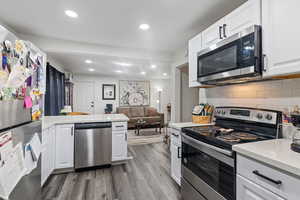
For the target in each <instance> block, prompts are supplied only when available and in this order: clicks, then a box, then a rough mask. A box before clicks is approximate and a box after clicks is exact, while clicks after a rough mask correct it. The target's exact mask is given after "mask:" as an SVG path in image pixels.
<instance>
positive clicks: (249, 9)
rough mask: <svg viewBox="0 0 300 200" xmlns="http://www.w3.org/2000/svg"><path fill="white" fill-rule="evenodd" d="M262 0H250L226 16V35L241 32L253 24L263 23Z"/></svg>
mask: <svg viewBox="0 0 300 200" xmlns="http://www.w3.org/2000/svg"><path fill="white" fill-rule="evenodd" d="M260 1H261V0H248V1H247V2H246V3H244V4H243V5H241V6H240V7H238V8H237V9H235V10H234V11H232V12H231V13H230V14H228V15H226V17H225V21H226V22H225V24H226V26H225V35H226V36H227V37H229V36H231V35H234V34H235V33H239V32H241V31H242V30H244V29H245V28H248V27H250V26H252V25H260V24H261V4H260Z"/></svg>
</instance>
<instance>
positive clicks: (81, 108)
mask: <svg viewBox="0 0 300 200" xmlns="http://www.w3.org/2000/svg"><path fill="white" fill-rule="evenodd" d="M73 98H74V111H75V112H86V113H90V114H94V113H95V95H94V83H93V82H90V81H78V82H76V83H75V84H74V97H73Z"/></svg>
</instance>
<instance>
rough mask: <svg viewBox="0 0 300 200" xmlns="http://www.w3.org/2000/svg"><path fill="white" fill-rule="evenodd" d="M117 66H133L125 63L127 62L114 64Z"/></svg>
mask: <svg viewBox="0 0 300 200" xmlns="http://www.w3.org/2000/svg"><path fill="white" fill-rule="evenodd" d="M114 63H115V64H116V65H120V66H122V67H130V66H132V64H131V63H125V62H114Z"/></svg>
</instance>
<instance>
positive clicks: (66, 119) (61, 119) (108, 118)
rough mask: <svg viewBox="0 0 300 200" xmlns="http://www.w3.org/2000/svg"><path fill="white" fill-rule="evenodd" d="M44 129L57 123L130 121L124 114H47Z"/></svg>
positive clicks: (43, 123) (43, 124)
mask: <svg viewBox="0 0 300 200" xmlns="http://www.w3.org/2000/svg"><path fill="white" fill-rule="evenodd" d="M42 121H43V122H42V127H43V129H46V128H49V127H51V126H53V125H56V124H74V123H90V122H122V121H129V119H128V117H127V116H126V115H124V114H98V115H75V116H68V115H64V116H45V117H44V119H43V120H42Z"/></svg>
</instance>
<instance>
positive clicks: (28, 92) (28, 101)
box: [0, 25, 46, 200]
mask: <svg viewBox="0 0 300 200" xmlns="http://www.w3.org/2000/svg"><path fill="white" fill-rule="evenodd" d="M0 44H1V45H0V52H1V55H0V58H1V62H0V175H1V176H3V177H4V176H7V184H8V183H10V181H11V182H12V181H14V184H12V185H13V187H11V188H12V189H10V190H9V192H3V191H5V189H3V188H5V187H1V186H3V185H1V184H3V183H4V186H7V185H5V184H6V182H5V181H6V180H3V179H4V178H3V177H0V179H1V178H2V181H1V180H0V199H1V200H2V199H9V200H23V199H26V200H27V199H28V200H39V199H42V197H41V153H42V152H41V151H39V153H36V152H38V150H36V149H38V148H37V146H38V145H37V144H38V143H40V144H41V141H42V138H41V137H42V135H41V133H42V126H41V119H42V117H43V106H44V93H45V71H46V54H44V53H43V52H42V51H40V50H39V49H38V48H37V47H36V46H34V45H33V44H32V43H31V42H29V41H24V40H21V39H19V38H18V37H17V36H16V35H15V34H14V33H12V32H11V31H9V30H8V29H7V28H5V27H4V26H1V25H0ZM22 45H23V46H22ZM18 70H19V71H18ZM20 70H21V72H22V73H19V72H20ZM22 70H23V71H22ZM18 73H19V74H18ZM18 76H21V77H18ZM21 82H22V83H21ZM13 84H16V85H13ZM1 137H2V138H1ZM1 139H2V140H3V141H2V142H3V143H2V145H3V146H1ZM5 139H6V140H7V141H5ZM34 141H35V146H34V145H33V144H32V143H33V142H34ZM5 145H6V146H7V147H5ZM33 146H34V148H36V149H34V148H33ZM5 148H6V149H5ZM7 149H8V150H7ZM28 149H29V150H30V151H29V150H28ZM14 150H16V151H15V152H17V153H18V155H17V153H15V154H14ZM17 150H18V151H17ZM34 150H35V151H36V152H34ZM40 150H41V149H40ZM7 152H9V153H10V154H9V153H7ZM27 152H30V153H31V154H30V156H31V157H32V160H33V161H34V162H32V166H30V167H31V169H30V170H29V169H26V168H24V174H23V173H22V175H20V176H18V178H17V179H13V178H12V177H10V175H9V174H5V173H4V172H6V171H4V167H3V168H1V167H2V165H3V166H5V164H7V163H9V159H12V157H13V156H16V157H17V156H19V157H18V158H19V160H18V162H16V165H17V164H18V165H19V166H23V167H24V166H26V161H27V160H28V154H27ZM7 155H9V156H11V157H9V156H7ZM26 155H27V156H26ZM30 156H29V157H30ZM5 158H6V159H7V160H5ZM1 159H2V160H1ZM19 166H18V167H19ZM6 167H7V166H6ZM14 167H15V166H13V165H12V167H11V168H14ZM7 168H8V167H7ZM16 169H17V168H16ZM1 170H3V171H2V173H1ZM6 170H8V169H6ZM16 171H17V170H16ZM25 171H26V173H25ZM11 173H12V174H13V173H14V171H13V170H11ZM10 178H11V179H12V180H10ZM1 190H2V191H1ZM4 193H6V194H7V193H9V194H8V195H3V194H4ZM1 194H2V197H1Z"/></svg>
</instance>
